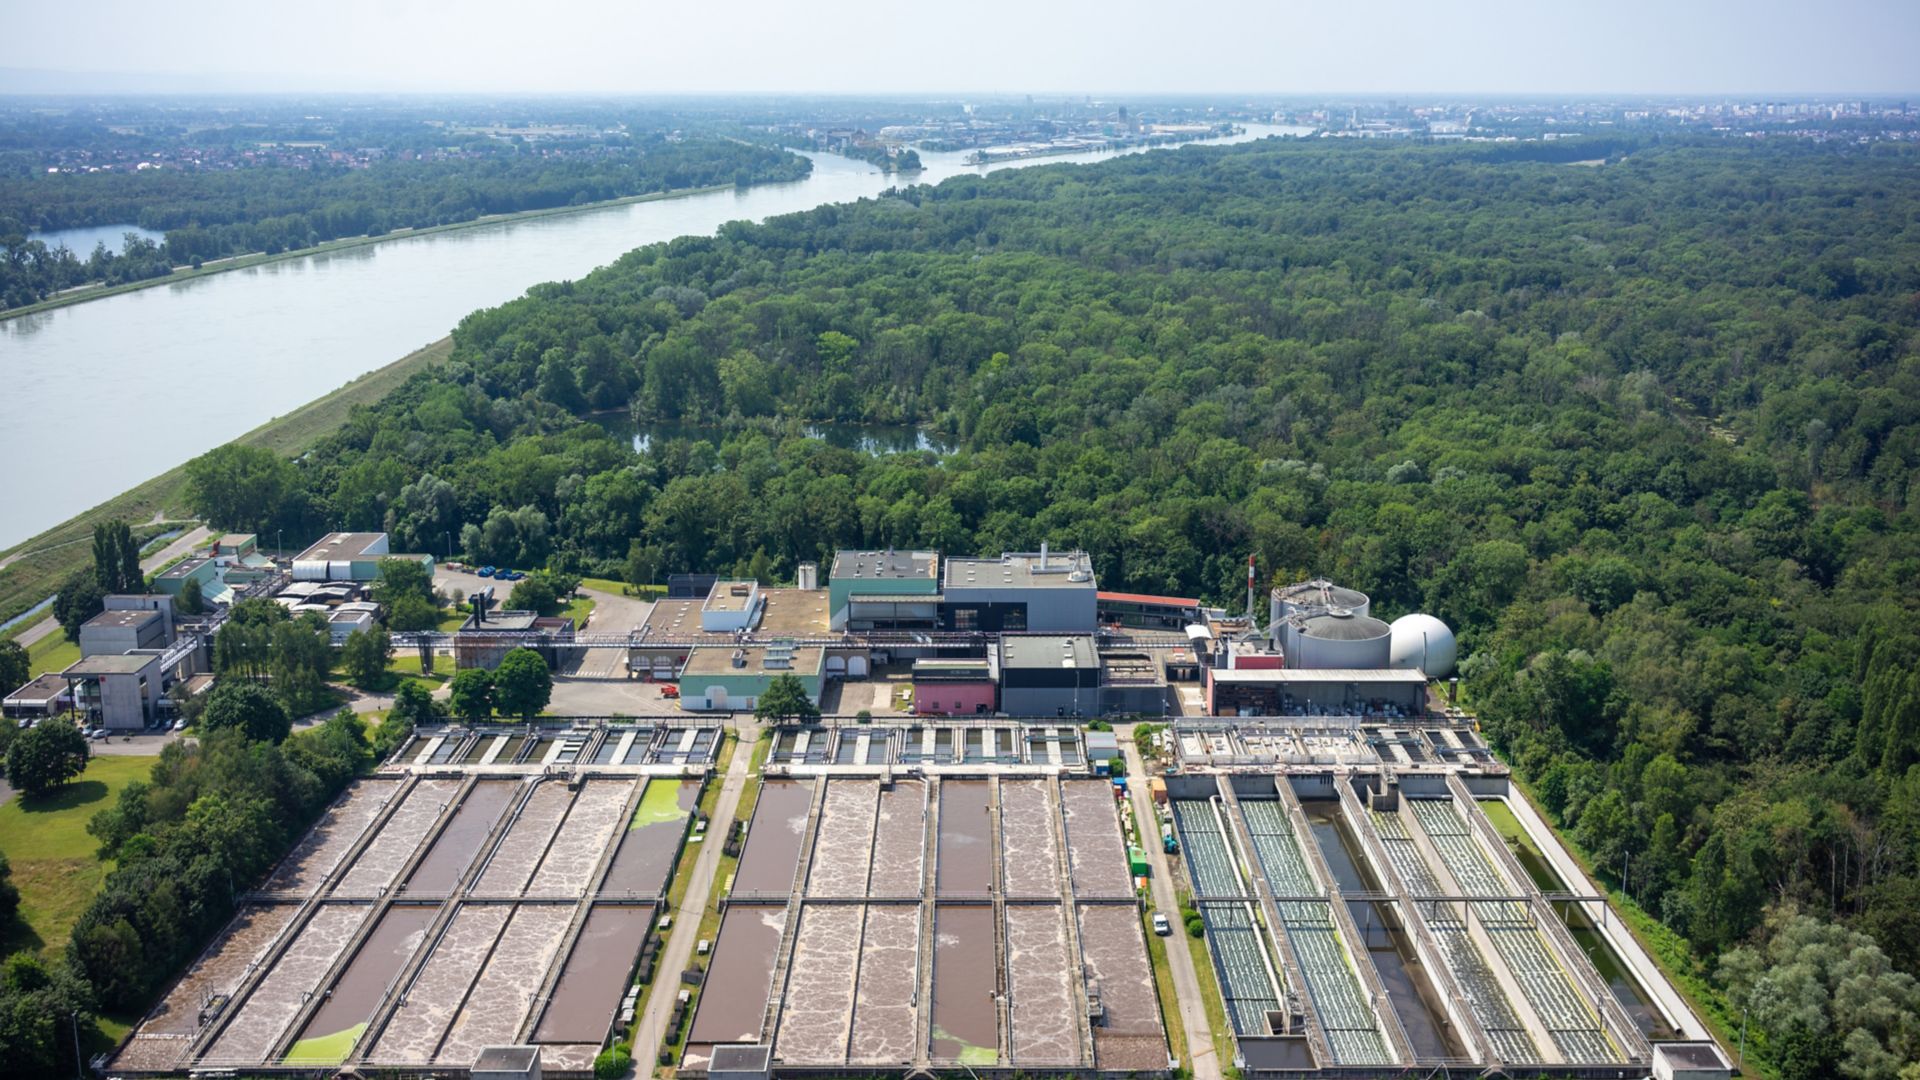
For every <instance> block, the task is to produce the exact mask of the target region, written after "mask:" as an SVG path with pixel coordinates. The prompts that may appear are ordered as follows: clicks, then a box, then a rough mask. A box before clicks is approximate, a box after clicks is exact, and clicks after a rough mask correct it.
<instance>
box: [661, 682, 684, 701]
mask: <svg viewBox="0 0 1920 1080" xmlns="http://www.w3.org/2000/svg"><path fill="white" fill-rule="evenodd" d="M660 696H661V697H663V698H677V697H679V696H680V688H679V687H678V686H675V685H674V684H672V683H661V684H660Z"/></svg>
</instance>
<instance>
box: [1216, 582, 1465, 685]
mask: <svg viewBox="0 0 1920 1080" xmlns="http://www.w3.org/2000/svg"><path fill="white" fill-rule="evenodd" d="M1371 610H1372V601H1371V600H1370V599H1369V598H1368V596H1367V595H1366V594H1365V593H1362V592H1359V591H1357V590H1354V589H1349V588H1344V587H1342V586H1339V585H1336V584H1334V583H1333V582H1331V581H1327V580H1326V579H1324V578H1316V579H1314V580H1312V581H1303V582H1299V583H1297V584H1294V585H1287V586H1283V587H1281V588H1277V589H1274V590H1273V592H1272V598H1271V605H1270V608H1269V613H1270V615H1271V619H1272V621H1271V623H1270V624H1269V625H1268V627H1267V631H1266V633H1265V635H1255V634H1253V633H1251V632H1248V633H1244V634H1240V635H1237V636H1235V637H1232V638H1228V639H1224V640H1216V639H1215V638H1214V637H1213V635H1212V633H1211V631H1210V630H1208V629H1207V628H1204V627H1196V628H1195V629H1194V631H1193V632H1194V634H1195V638H1196V640H1195V644H1196V646H1198V647H1201V648H1203V649H1204V650H1205V657H1206V661H1207V662H1206V664H1205V666H1204V668H1203V670H1202V672H1201V674H1202V681H1203V684H1204V687H1205V693H1206V711H1207V713H1208V714H1209V715H1213V716H1350V717H1361V718H1373V717H1388V718H1397V717H1415V716H1420V715H1423V714H1425V713H1426V712H1427V711H1428V704H1427V683H1428V681H1429V680H1430V679H1435V678H1441V677H1444V676H1446V675H1450V674H1452V672H1453V667H1454V662H1455V659H1456V653H1457V647H1456V645H1455V643H1454V638H1453V632H1452V631H1451V630H1449V629H1448V628H1447V626H1446V624H1445V623H1443V622H1441V621H1440V620H1439V619H1436V618H1434V617H1433V616H1431V615H1422V614H1413V615H1406V616H1402V617H1401V618H1399V619H1397V620H1395V621H1394V622H1393V624H1392V625H1389V624H1387V623H1384V622H1382V621H1380V620H1379V619H1376V618H1374V617H1373V616H1372V615H1371V614H1369V612H1370V611H1371Z"/></svg>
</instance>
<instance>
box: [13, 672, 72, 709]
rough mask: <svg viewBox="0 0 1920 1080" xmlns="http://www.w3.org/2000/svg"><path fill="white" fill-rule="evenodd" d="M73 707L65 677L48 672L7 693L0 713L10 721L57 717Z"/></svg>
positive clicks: (69, 688)
mask: <svg viewBox="0 0 1920 1080" xmlns="http://www.w3.org/2000/svg"><path fill="white" fill-rule="evenodd" d="M72 706H73V687H72V686H71V685H69V684H68V683H67V679H66V676H64V675H58V674H54V673H52V672H49V673H47V674H45V675H42V676H40V677H39V678H37V679H35V680H33V681H32V682H30V683H28V684H27V685H25V686H22V687H18V688H16V689H15V690H14V691H13V692H12V693H9V694H8V695H7V696H6V698H5V700H4V701H0V711H4V714H5V715H6V716H7V717H8V718H10V719H19V718H21V717H48V716H58V715H60V714H61V713H63V712H66V711H67V710H68V709H69V708H72Z"/></svg>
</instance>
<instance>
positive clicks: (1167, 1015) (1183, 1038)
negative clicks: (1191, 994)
mask: <svg viewBox="0 0 1920 1080" xmlns="http://www.w3.org/2000/svg"><path fill="white" fill-rule="evenodd" d="M1153 912H1154V907H1153V905H1152V904H1151V903H1149V904H1147V905H1146V906H1145V907H1143V908H1141V910H1140V932H1141V933H1142V934H1144V935H1146V938H1147V956H1148V958H1149V959H1151V960H1152V961H1153V992H1154V993H1155V994H1156V995H1158V996H1159V998H1160V1019H1161V1020H1162V1021H1164V1022H1165V1023H1166V1026H1167V1045H1168V1046H1169V1047H1171V1048H1172V1050H1173V1055H1174V1056H1175V1057H1177V1058H1179V1059H1180V1063H1181V1064H1182V1065H1185V1066H1186V1067H1187V1070H1188V1071H1189V1072H1191V1071H1192V1070H1193V1054H1192V1052H1191V1051H1190V1050H1189V1049H1188V1047H1187V1022H1186V1020H1185V1018H1183V1017H1182V1016H1181V1015H1180V999H1179V995H1178V994H1177V993H1176V991H1175V990H1174V987H1173V968H1171V967H1170V966H1168V961H1167V939H1166V938H1163V937H1161V936H1160V935H1159V934H1156V933H1154V932H1153ZM1178 914H1179V912H1177V911H1173V912H1168V913H1167V918H1169V919H1174V917H1175V916H1177V915H1178ZM1173 925H1174V927H1175V930H1174V932H1175V933H1183V932H1184V929H1183V928H1181V927H1180V923H1179V921H1178V920H1177V919H1174V924H1173Z"/></svg>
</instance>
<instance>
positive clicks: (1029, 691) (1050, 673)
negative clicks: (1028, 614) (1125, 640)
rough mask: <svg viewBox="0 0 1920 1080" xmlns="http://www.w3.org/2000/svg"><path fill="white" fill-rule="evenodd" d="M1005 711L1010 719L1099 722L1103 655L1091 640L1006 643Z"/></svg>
mask: <svg viewBox="0 0 1920 1080" xmlns="http://www.w3.org/2000/svg"><path fill="white" fill-rule="evenodd" d="M993 647H994V648H995V649H997V650H998V651H999V655H1000V710H1001V711H1002V712H1004V713H1006V714H1007V715H1009V716H1098V715H1100V712H1101V707H1100V651H1099V650H1098V649H1096V648H1095V647H1094V644H1093V638H1092V636H1091V635H1087V634H1075V635H1064V636H1050V635H1038V634H1034V635H1020V636H1009V637H1003V638H1001V639H1000V640H999V642H998V643H996V644H995V645H994V646H993Z"/></svg>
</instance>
